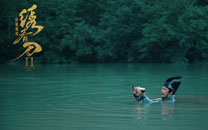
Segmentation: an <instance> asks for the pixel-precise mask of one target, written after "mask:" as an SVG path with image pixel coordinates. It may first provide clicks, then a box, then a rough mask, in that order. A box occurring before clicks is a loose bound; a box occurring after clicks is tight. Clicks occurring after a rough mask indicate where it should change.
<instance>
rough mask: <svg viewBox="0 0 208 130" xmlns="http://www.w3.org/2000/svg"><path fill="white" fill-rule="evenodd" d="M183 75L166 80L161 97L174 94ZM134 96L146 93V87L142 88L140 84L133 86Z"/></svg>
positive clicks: (164, 97)
mask: <svg viewBox="0 0 208 130" xmlns="http://www.w3.org/2000/svg"><path fill="white" fill-rule="evenodd" d="M181 80H182V77H181V76H177V77H171V78H168V79H167V80H166V82H165V83H164V84H163V86H162V90H161V97H162V99H163V100H165V99H166V98H167V97H168V96H170V95H174V94H175V93H176V91H177V89H178V87H179V85H180V84H181ZM132 90H133V94H134V96H136V97H138V96H142V95H143V94H144V93H145V91H146V90H145V88H141V87H140V86H135V87H134V86H132Z"/></svg>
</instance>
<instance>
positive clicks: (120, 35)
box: [0, 0, 208, 63]
mask: <svg viewBox="0 0 208 130" xmlns="http://www.w3.org/2000/svg"><path fill="white" fill-rule="evenodd" d="M33 3H36V4H37V5H38V8H37V9H36V10H35V11H36V15H37V19H36V21H37V25H43V26H44V29H43V30H42V31H41V32H40V33H39V34H38V35H37V36H35V37H32V38H29V40H31V41H35V42H38V43H39V44H40V45H41V46H42V48H43V51H42V52H41V53H39V54H35V55H36V56H35V57H38V58H36V59H35V60H36V62H40V63H74V62H78V63H83V62H85V63H104V62H139V63H141V62H160V63H161V62H163V63H175V62H189V63H192V62H207V61H208V43H207V42H208V0H21V2H20V1H17V0H4V1H2V2H1V5H0V7H1V14H0V17H1V22H0V35H1V38H0V44H1V46H0V63H4V62H7V61H9V60H10V59H13V58H16V56H18V55H19V54H20V53H22V52H23V51H24V48H23V47H22V43H18V44H17V45H13V44H12V42H13V41H14V40H15V39H16V36H15V35H14V26H15V24H14V18H15V17H17V16H18V14H19V12H20V11H21V10H22V9H23V8H29V7H31V5H32V4H33Z"/></svg>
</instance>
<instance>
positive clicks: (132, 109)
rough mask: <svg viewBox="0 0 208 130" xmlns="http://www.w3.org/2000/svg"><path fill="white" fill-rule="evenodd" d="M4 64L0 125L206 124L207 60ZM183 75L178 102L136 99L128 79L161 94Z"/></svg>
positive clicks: (1, 129)
mask: <svg viewBox="0 0 208 130" xmlns="http://www.w3.org/2000/svg"><path fill="white" fill-rule="evenodd" d="M35 67H36V68H35V70H33V71H25V70H23V69H22V66H21V65H1V66H0V130H80V129H85V130H98V129H99V130H127V129H128V130H138V129H142V130H176V129H177V130H207V129H208V123H207V122H208V64H198V65H183V64H100V65H99V64H98V65H36V66H35ZM178 75H181V76H183V77H184V80H183V82H182V84H181V86H180V88H179V89H178V91H177V95H176V103H175V104H166V103H164V104H160V103H158V104H153V105H144V104H140V103H138V102H136V100H135V99H134V98H133V96H132V92H131V88H130V85H140V86H142V87H145V88H146V90H147V95H148V96H149V97H150V98H155V97H160V90H161V86H162V84H163V82H164V81H165V80H166V78H168V77H171V76H178Z"/></svg>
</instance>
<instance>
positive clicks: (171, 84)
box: [161, 76, 182, 99]
mask: <svg viewBox="0 0 208 130" xmlns="http://www.w3.org/2000/svg"><path fill="white" fill-rule="evenodd" d="M181 80H182V77H181V76H177V77H171V78H168V79H167V80H166V82H165V83H164V84H163V87H162V90H161V97H162V98H163V99H166V98H167V97H168V96H169V95H174V94H175V93H176V91H177V89H178V87H179V85H180V84H181Z"/></svg>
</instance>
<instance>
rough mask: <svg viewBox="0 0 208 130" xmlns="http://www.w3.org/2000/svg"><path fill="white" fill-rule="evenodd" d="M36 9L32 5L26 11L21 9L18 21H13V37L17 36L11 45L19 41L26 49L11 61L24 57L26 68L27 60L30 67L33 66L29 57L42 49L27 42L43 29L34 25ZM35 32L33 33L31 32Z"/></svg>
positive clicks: (35, 44) (36, 44) (33, 43)
mask: <svg viewBox="0 0 208 130" xmlns="http://www.w3.org/2000/svg"><path fill="white" fill-rule="evenodd" d="M36 8H37V5H35V4H33V5H32V7H30V8H28V9H23V10H22V11H21V12H20V13H19V19H17V18H16V19H15V25H16V27H15V30H16V32H15V35H17V36H18V37H17V39H16V40H15V41H14V42H13V44H14V45H15V44H17V43H19V42H20V41H22V42H23V47H24V48H25V49H26V50H25V51H24V52H23V53H22V54H21V55H20V56H18V57H17V58H15V59H13V60H12V61H16V60H18V59H20V58H21V57H22V56H24V55H26V56H27V57H26V66H27V63H28V61H27V60H28V58H30V59H31V66H33V64H32V63H33V57H31V56H32V55H33V54H35V53H39V52H41V51H42V47H41V46H40V45H39V44H38V43H36V42H33V41H29V40H28V37H34V36H35V35H37V34H38V33H39V32H40V31H42V29H43V28H44V27H43V26H41V25H36V23H37V22H36V15H35V11H34V10H35V9H36ZM18 20H19V21H20V24H19V26H20V28H21V31H20V33H18V30H19V29H18ZM33 30H35V31H33Z"/></svg>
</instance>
